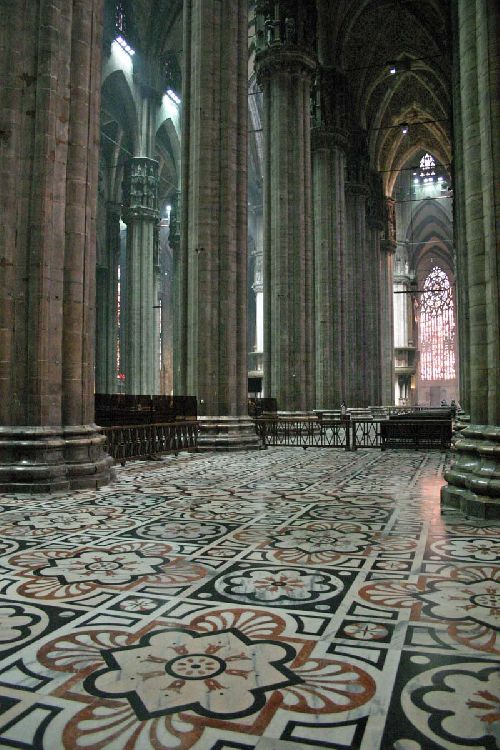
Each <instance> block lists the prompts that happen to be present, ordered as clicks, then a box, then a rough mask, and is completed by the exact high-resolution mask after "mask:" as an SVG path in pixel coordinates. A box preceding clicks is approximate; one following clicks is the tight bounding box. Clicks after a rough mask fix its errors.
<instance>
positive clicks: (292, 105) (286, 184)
mask: <svg viewBox="0 0 500 750" xmlns="http://www.w3.org/2000/svg"><path fill="white" fill-rule="evenodd" d="M273 5H274V4H273ZM275 5H276V6H277V12H278V16H277V17H276V16H275V17H274V20H272V19H271V18H268V19H267V21H266V24H267V26H266V28H267V30H268V36H267V44H266V45H265V46H264V47H263V48H262V49H260V50H259V51H258V52H257V54H256V70H257V77H258V80H259V83H260V85H261V86H262V88H263V92H264V122H263V127H264V162H265V167H264V186H263V189H264V320H265V327H264V379H265V383H266V393H267V395H268V396H270V397H274V398H276V399H277V402H278V408H279V409H283V410H303V409H311V408H313V406H314V318H313V262H312V258H313V256H312V223H311V143H310V92H311V78H312V75H313V71H314V68H315V59H314V57H313V55H312V54H311V52H310V51H309V48H308V46H307V44H306V38H305V36H304V35H302V36H297V35H295V34H292V33H289V30H290V28H293V29H297V30H299V29H302V30H303V29H304V19H303V15H302V14H303V13H305V12H307V9H306V6H307V5H308V3H303V4H302V5H303V7H302V6H301V4H299V3H297V9H296V13H297V18H289V19H288V22H289V23H288V24H287V23H286V20H287V19H283V18H281V17H280V15H279V13H280V10H279V7H278V4H277V3H276V4H275ZM297 33H298V31H297Z"/></svg>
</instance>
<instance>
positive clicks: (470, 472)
mask: <svg viewBox="0 0 500 750" xmlns="http://www.w3.org/2000/svg"><path fill="white" fill-rule="evenodd" d="M453 450H454V452H455V454H456V457H455V461H454V462H453V464H452V465H451V467H450V469H449V470H448V471H447V472H445V475H444V477H445V479H446V481H447V482H448V485H446V486H444V487H443V488H442V489H441V507H442V508H453V509H456V510H460V511H462V513H465V514H466V515H468V516H474V517H476V518H484V519H488V520H495V519H500V427H497V426H492V425H469V426H468V427H465V428H464V429H463V430H461V431H460V432H459V433H458V434H457V435H456V437H455V439H454V444H453Z"/></svg>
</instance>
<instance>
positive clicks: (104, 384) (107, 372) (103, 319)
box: [95, 203, 121, 393]
mask: <svg viewBox="0 0 500 750" xmlns="http://www.w3.org/2000/svg"><path fill="white" fill-rule="evenodd" d="M120 211H121V206H120V205H119V204H117V203H107V204H106V233H105V251H104V258H103V263H102V264H101V265H98V266H97V278H96V364H95V390H96V393H115V392H116V390H117V383H116V376H117V374H118V372H117V369H116V364H117V362H116V354H117V343H118V265H119V263H120Z"/></svg>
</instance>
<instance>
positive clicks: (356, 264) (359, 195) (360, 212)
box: [344, 143, 369, 407]
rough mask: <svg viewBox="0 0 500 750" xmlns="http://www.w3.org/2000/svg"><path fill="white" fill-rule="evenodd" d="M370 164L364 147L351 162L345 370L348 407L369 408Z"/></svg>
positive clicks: (347, 213)
mask: <svg viewBox="0 0 500 750" xmlns="http://www.w3.org/2000/svg"><path fill="white" fill-rule="evenodd" d="M367 170H368V162H367V159H366V158H365V157H364V155H363V153H362V144H359V143H358V144H357V145H355V150H353V152H352V153H351V155H350V158H349V160H348V169H347V178H348V181H347V183H346V216H347V237H346V254H345V264H344V286H345V309H346V328H345V335H346V370H345V376H344V377H345V383H346V386H345V390H346V393H345V400H346V402H347V404H348V406H355V407H360V406H367V405H368V404H367V403H366V401H367V399H366V393H365V383H366V370H367V366H368V365H369V363H368V362H367V357H366V344H367V341H366V339H367V331H366V330H365V328H364V325H363V323H364V314H363V308H364V305H365V303H366V294H365V280H366V273H367V268H366V255H367V237H366V229H367V224H366V205H367V198H368V193H369V189H368V184H367V176H368V173H367Z"/></svg>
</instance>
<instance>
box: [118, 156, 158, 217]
mask: <svg viewBox="0 0 500 750" xmlns="http://www.w3.org/2000/svg"><path fill="white" fill-rule="evenodd" d="M158 168H159V164H158V162H157V161H156V160H155V159H150V158H149V157H147V156H135V157H133V158H132V159H130V161H129V162H128V165H127V172H126V176H125V179H124V183H123V205H124V209H125V211H124V220H125V221H126V222H127V223H129V222H130V221H133V220H134V219H138V218H139V219H142V220H148V219H150V220H151V221H155V222H156V221H158V219H159V211H158V184H159V176H158Z"/></svg>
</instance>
